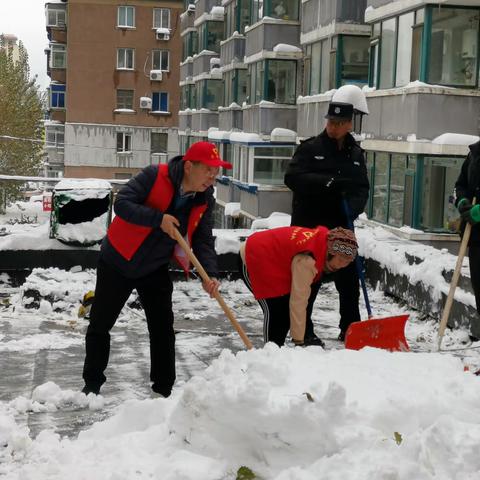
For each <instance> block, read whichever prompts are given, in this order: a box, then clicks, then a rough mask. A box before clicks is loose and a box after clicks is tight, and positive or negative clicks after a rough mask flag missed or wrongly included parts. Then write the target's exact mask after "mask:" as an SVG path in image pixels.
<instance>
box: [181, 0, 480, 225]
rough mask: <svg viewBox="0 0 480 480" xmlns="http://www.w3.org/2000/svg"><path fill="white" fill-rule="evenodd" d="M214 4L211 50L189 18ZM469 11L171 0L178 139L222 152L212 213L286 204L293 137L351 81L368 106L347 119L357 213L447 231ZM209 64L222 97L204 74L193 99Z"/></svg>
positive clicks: (253, 213)
mask: <svg viewBox="0 0 480 480" xmlns="http://www.w3.org/2000/svg"><path fill="white" fill-rule="evenodd" d="M222 8H223V24H224V30H223V36H222V37H221V40H220V43H219V49H218V47H217V43H215V42H214V43H213V44H212V45H213V47H212V45H207V44H206V43H205V40H206V39H208V38H213V36H212V35H207V36H205V31H206V32H209V30H208V28H203V30H202V32H203V33H202V34H201V33H200V27H201V26H202V25H203V23H204V22H207V21H209V20H215V21H216V22H219V23H220V22H221V16H220V13H221V9H222ZM213 13H216V15H215V18H213ZM479 17H480V0H437V1H423V0H393V1H392V0H263V1H261V0H223V1H220V0H217V1H214V0H197V1H196V2H195V3H194V4H191V3H189V2H188V1H187V2H185V3H184V13H183V14H182V23H181V25H182V26H181V30H182V39H183V45H184V49H183V56H182V63H181V73H180V79H181V83H180V85H181V88H182V100H181V111H180V117H179V122H180V123H179V126H180V128H179V130H180V132H179V134H180V145H181V150H183V151H184V150H185V148H186V147H188V145H189V144H190V143H191V142H192V141H193V140H195V139H199V138H208V139H210V140H211V141H214V142H216V143H217V144H218V145H219V149H220V150H221V153H222V155H223V156H224V157H225V158H227V159H228V160H229V161H230V162H232V163H233V164H234V170H233V172H225V173H226V175H225V176H222V177H221V178H220V179H219V180H218V182H217V203H218V204H219V207H220V208H219V212H218V213H219V215H218V223H219V224H222V225H231V224H232V222H231V221H229V219H228V218H222V217H224V215H223V213H224V212H223V211H222V208H226V210H225V211H227V212H228V211H231V210H232V208H230V207H231V205H230V206H229V204H232V203H234V204H238V208H235V209H234V210H235V211H236V212H237V213H239V215H240V217H239V219H237V220H236V222H234V224H235V225H240V226H242V225H245V226H248V225H249V223H250V222H251V220H252V219H254V218H257V217H265V216H268V215H269V214H270V213H271V212H273V211H283V212H289V211H290V201H291V194H290V192H289V191H288V190H287V189H286V188H285V186H284V185H283V174H284V172H285V168H286V165H287V163H288V161H289V160H290V158H291V155H292V153H293V150H294V148H295V146H296V144H298V142H299V141H301V140H302V139H305V138H308V137H310V136H313V135H317V134H318V133H319V132H320V131H321V130H322V129H323V126H324V121H325V120H324V115H325V113H326V111H327V106H328V103H329V102H330V100H331V98H332V95H333V93H334V91H335V89H338V88H339V87H340V86H342V85H346V84H353V85H357V86H359V87H361V88H363V90H364V92H365V94H366V97H367V101H368V108H369V111H370V114H369V115H368V116H365V117H364V118H363V121H362V123H361V125H360V124H357V125H356V133H357V134H359V136H360V138H361V139H362V147H363V148H364V149H365V150H366V158H367V163H368V168H369V173H370V180H371V187H372V188H371V196H370V200H369V204H368V207H367V211H366V213H367V215H368V217H369V218H371V219H373V220H376V221H378V222H380V223H382V224H386V225H390V226H392V227H394V228H395V227H402V226H403V225H406V226H409V227H413V228H414V229H418V230H422V231H425V232H430V233H432V234H435V233H442V234H444V233H448V232H449V231H450V230H451V229H452V228H453V222H452V220H453V219H454V218H456V217H457V213H456V211H455V208H454V206H453V203H452V202H453V196H452V195H453V185H454V182H455V180H456V178H457V176H458V173H459V169H460V165H461V163H462V162H463V159H464V157H465V155H466V154H467V152H468V145H469V144H471V143H473V142H474V141H476V139H477V138H478V137H477V136H478V135H479V126H480V125H479V111H480V109H479V107H480V105H479V96H480V90H479V78H478V77H479V58H478V37H479ZM215 32H217V33H216V34H215V35H216V37H219V36H220V35H222V34H221V33H218V32H220V30H219V28H217V29H216V30H215ZM207 46H208V48H207ZM218 59H220V63H219V64H218ZM219 73H221V81H222V82H223V96H221V95H220V93H218V89H215V88H213V87H212V88H208V87H207V90H206V91H207V96H208V98H209V99H212V98H214V99H216V100H215V101H214V102H213V103H210V104H207V103H205V101H204V99H205V98H206V97H205V96H203V97H201V96H200V94H201V92H202V91H203V90H202V88H204V87H201V86H200V81H202V80H206V79H208V80H210V81H213V82H217V83H214V85H218V82H219V78H220V76H219Z"/></svg>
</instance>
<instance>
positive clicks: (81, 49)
mask: <svg viewBox="0 0 480 480" xmlns="http://www.w3.org/2000/svg"><path fill="white" fill-rule="evenodd" d="M182 10H183V9H182V2H181V0H166V1H155V0H129V1H126V2H122V1H121V0H62V1H56V2H54V1H51V2H48V3H46V19H47V32H48V37H49V40H50V45H49V48H48V49H47V62H48V71H49V75H50V77H51V84H50V89H49V109H50V121H48V122H47V124H46V141H47V149H48V158H49V164H50V166H51V168H52V170H56V171H57V172H59V171H61V170H62V169H64V174H65V175H66V176H68V177H97V178H129V177H130V176H132V175H133V174H134V173H136V172H138V171H139V170H140V169H141V168H143V167H145V166H146V165H149V164H152V163H159V162H164V161H166V159H167V158H168V157H170V156H172V155H175V154H178V151H179V148H178V128H177V125H178V110H179V102H180V95H179V89H178V82H179V76H178V71H179V70H178V64H179V63H180V50H181V39H180V30H179V23H180V13H181V12H182Z"/></svg>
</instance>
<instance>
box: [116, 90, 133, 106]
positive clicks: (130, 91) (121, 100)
mask: <svg viewBox="0 0 480 480" xmlns="http://www.w3.org/2000/svg"><path fill="white" fill-rule="evenodd" d="M120 92H123V93H122V94H121V93H120ZM126 92H129V94H130V93H131V105H130V106H128V105H127V103H126V102H127V100H128V98H127V96H126ZM120 95H124V96H125V98H120ZM134 100H135V90H133V89H131V88H117V90H116V105H117V106H116V108H115V109H116V110H133V105H134ZM121 102H124V104H122V103H121Z"/></svg>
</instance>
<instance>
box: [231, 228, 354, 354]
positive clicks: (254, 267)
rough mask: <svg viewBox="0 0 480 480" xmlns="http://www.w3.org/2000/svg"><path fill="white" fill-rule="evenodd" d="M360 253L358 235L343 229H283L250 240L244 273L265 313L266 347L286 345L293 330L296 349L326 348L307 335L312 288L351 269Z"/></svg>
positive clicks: (243, 262) (242, 252)
mask: <svg viewBox="0 0 480 480" xmlns="http://www.w3.org/2000/svg"><path fill="white" fill-rule="evenodd" d="M357 251H358V244H357V240H356V238H355V234H354V233H353V232H352V231H351V230H347V229H344V228H341V227H339V228H334V229H333V230H328V229H327V228H326V227H317V228H313V229H312V228H303V227H280V228H273V229H271V230H265V231H262V232H256V233H254V234H252V235H250V236H249V237H248V239H247V241H246V242H245V243H243V244H242V245H241V246H240V258H241V264H240V272H241V275H242V278H243V280H244V282H245V283H246V285H247V287H248V288H249V289H250V290H251V291H252V292H253V294H254V296H255V298H256V299H257V300H258V303H259V304H260V307H261V308H262V310H263V316H264V326H263V334H264V340H265V342H274V343H276V344H277V345H278V346H282V345H283V344H284V343H285V338H286V336H287V333H288V331H289V330H290V336H291V338H292V341H293V342H294V343H295V345H299V346H308V345H319V346H321V347H323V346H324V343H323V341H322V340H321V339H320V338H318V337H317V336H315V337H312V336H308V335H306V331H305V330H306V322H307V306H308V299H309V297H310V293H311V290H312V285H315V284H316V283H317V282H319V280H320V278H321V277H322V275H323V274H324V273H334V272H337V271H338V270H341V269H342V268H345V267H347V266H348V265H350V264H351V263H352V262H353V260H354V259H355V257H356V256H357ZM307 333H308V332H307Z"/></svg>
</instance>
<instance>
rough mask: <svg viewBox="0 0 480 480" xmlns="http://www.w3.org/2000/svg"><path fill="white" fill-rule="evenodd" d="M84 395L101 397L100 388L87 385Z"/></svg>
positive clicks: (83, 391) (84, 388)
mask: <svg viewBox="0 0 480 480" xmlns="http://www.w3.org/2000/svg"><path fill="white" fill-rule="evenodd" d="M82 393H84V394H85V395H88V394H89V393H93V394H95V395H99V394H100V387H93V386H91V385H85V386H84V387H83V388H82Z"/></svg>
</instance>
